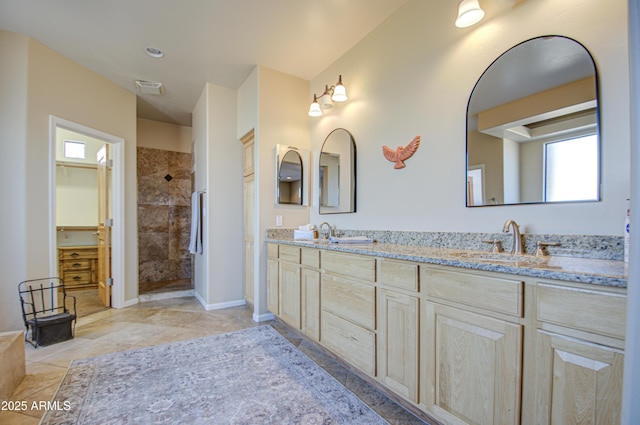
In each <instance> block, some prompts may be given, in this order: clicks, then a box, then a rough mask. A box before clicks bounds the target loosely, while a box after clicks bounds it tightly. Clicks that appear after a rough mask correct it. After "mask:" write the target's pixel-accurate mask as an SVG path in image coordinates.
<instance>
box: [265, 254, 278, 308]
mask: <svg viewBox="0 0 640 425" xmlns="http://www.w3.org/2000/svg"><path fill="white" fill-rule="evenodd" d="M278 268H279V265H278V261H277V260H272V259H268V260H267V308H268V309H269V311H270V312H272V313H273V314H275V315H276V316H279V315H280V307H279V306H280V290H279V284H278V281H279V278H278V274H279V270H278Z"/></svg>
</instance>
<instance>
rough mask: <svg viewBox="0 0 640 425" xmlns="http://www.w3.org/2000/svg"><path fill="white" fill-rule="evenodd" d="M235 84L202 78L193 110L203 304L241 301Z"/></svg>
mask: <svg viewBox="0 0 640 425" xmlns="http://www.w3.org/2000/svg"><path fill="white" fill-rule="evenodd" d="M236 98H237V92H236V90H232V89H228V88H225V87H221V86H217V85H214V84H206V86H205V87H204V90H203V92H202V94H201V96H200V99H199V100H198V103H197V105H196V107H195V109H194V111H193V139H194V145H195V155H196V158H195V162H196V177H195V188H196V190H205V191H206V194H205V195H204V201H203V202H204V204H203V205H204V208H205V214H204V218H203V221H204V226H203V234H204V237H203V239H204V240H203V253H202V254H196V256H195V270H194V286H195V290H196V296H197V297H198V299H199V300H200V302H201V303H202V304H203V305H204V307H205V308H207V309H218V308H224V307H230V306H234V305H239V304H243V303H244V300H243V287H242V284H243V280H242V276H243V261H242V258H243V252H244V245H243V214H242V212H243V210H242V194H243V193H242V192H243V191H242V182H243V179H242V144H241V143H240V141H239V140H238V138H237V137H236V131H237V124H236V121H237V119H236V113H237V109H236V102H237V100H236Z"/></svg>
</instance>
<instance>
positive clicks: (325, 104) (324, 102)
mask: <svg viewBox="0 0 640 425" xmlns="http://www.w3.org/2000/svg"><path fill="white" fill-rule="evenodd" d="M324 87H325V88H324V93H322V95H321V96H320V99H319V102H318V96H316V95H315V93H314V94H313V102H312V103H311V106H310V107H309V116H310V117H319V116H321V115H322V110H323V109H331V108H333V102H344V101H345V100H347V99H349V98H348V97H347V89H346V88H345V87H344V85H343V84H342V75H340V76H338V82H337V83H336V85H335V86H331V87H329V86H328V85H325V86H324Z"/></svg>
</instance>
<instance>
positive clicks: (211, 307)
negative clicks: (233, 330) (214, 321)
mask: <svg viewBox="0 0 640 425" xmlns="http://www.w3.org/2000/svg"><path fill="white" fill-rule="evenodd" d="M195 296H196V299H197V300H198V302H199V303H200V305H202V308H204V309H205V310H207V311H211V310H222V309H224V308H230V307H238V306H241V305H245V304H246V301H245V300H235V301H227V302H224V303H214V304H207V303H206V302H205V300H204V299H203V298H202V297H201V296H200V294H198V293H197V292H196V293H195Z"/></svg>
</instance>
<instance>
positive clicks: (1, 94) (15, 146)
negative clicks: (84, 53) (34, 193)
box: [0, 31, 49, 332]
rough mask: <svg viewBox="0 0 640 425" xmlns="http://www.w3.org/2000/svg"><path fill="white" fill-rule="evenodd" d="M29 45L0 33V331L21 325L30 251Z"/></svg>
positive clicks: (9, 35) (19, 36)
mask: <svg viewBox="0 0 640 425" xmlns="http://www.w3.org/2000/svg"><path fill="white" fill-rule="evenodd" d="M28 44H29V39H28V38H27V37H24V36H21V35H17V34H13V33H9V32H6V31H0V58H2V60H0V182H2V183H0V203H1V204H2V208H0V232H1V233H2V235H3V236H2V238H1V239H0V332H2V331H8V330H18V329H21V328H22V327H23V323H22V321H21V320H22V319H21V316H20V304H19V303H18V290H17V288H18V283H19V282H21V281H22V280H24V279H25V278H26V276H27V255H28V252H29V246H28V244H27V240H26V238H25V234H26V228H27V224H28V219H27V214H25V202H26V195H27V180H26V176H27V166H26V163H27V146H26V143H25V139H26V132H27V64H28V55H27V53H28ZM6 182H11V184H7V183H6ZM46 234H48V233H45V235H46ZM45 243H46V241H45ZM44 263H45V264H48V263H49V261H48V260H47V259H45V260H44Z"/></svg>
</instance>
